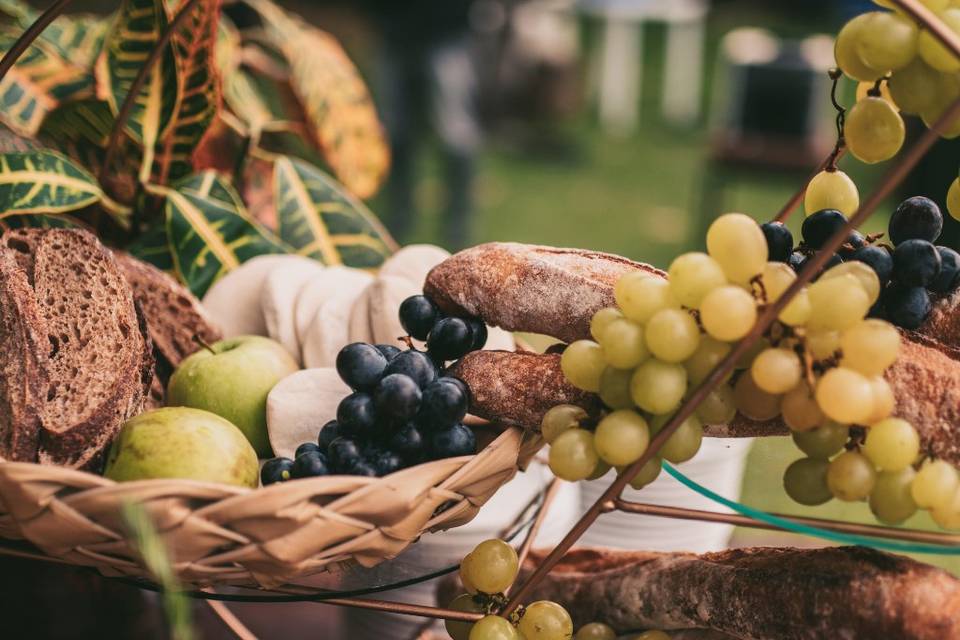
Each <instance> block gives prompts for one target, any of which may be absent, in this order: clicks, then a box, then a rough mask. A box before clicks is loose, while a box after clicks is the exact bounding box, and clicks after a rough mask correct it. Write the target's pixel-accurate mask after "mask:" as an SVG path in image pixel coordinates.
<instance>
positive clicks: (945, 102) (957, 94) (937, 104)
mask: <svg viewBox="0 0 960 640" xmlns="http://www.w3.org/2000/svg"><path fill="white" fill-rule="evenodd" d="M957 98H960V74H956V73H941V74H940V76H939V77H938V78H937V87H936V90H935V91H934V93H933V95H932V96H931V98H930V102H929V104H928V105H927V106H926V107H925V108H924V109H923V110H922V111H921V112H920V119H921V120H923V123H924V124H925V125H927V127H928V128H933V125H934V124H935V123H936V122H937V121H939V120H940V118H941V116H943V114H944V113H945V112H946V110H947V108H948V107H949V106H950V105H951V104H953V103H954V102H955V101H956V100H957ZM958 134H960V118H957V119H955V120H953V121H952V122H950V123H948V124H947V125H946V128H945V129H944V130H943V131H941V132H940V135H941V136H942V137H944V138H948V139H949V138H955V137H957V135H958Z"/></svg>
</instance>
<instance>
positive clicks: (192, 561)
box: [0, 428, 539, 587]
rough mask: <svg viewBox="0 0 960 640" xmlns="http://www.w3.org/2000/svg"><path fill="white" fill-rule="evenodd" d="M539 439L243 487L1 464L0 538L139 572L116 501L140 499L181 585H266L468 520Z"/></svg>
mask: <svg viewBox="0 0 960 640" xmlns="http://www.w3.org/2000/svg"><path fill="white" fill-rule="evenodd" d="M538 447H539V442H537V440H536V439H534V440H531V439H527V440H526V441H525V439H524V437H523V433H522V431H521V430H519V429H517V428H510V429H507V430H505V431H504V432H503V433H501V434H500V435H499V436H498V437H497V438H496V439H495V440H493V442H491V443H490V444H489V445H487V446H486V447H484V448H483V449H482V450H481V451H480V453H478V454H477V455H474V456H464V457H460V458H448V459H445V460H437V461H434V462H430V463H426V464H422V465H418V466H416V467H411V468H409V469H404V470H402V471H399V472H397V473H394V474H392V475H390V476H387V477H384V478H366V477H356V476H330V477H320V478H311V479H305V480H296V481H292V482H286V483H282V484H275V485H271V486H269V487H265V488H261V489H256V490H251V489H244V488H239V487H232V486H228V485H221V484H212V483H203V482H196V481H190V480H145V481H138V482H125V483H116V482H113V481H112V480H108V479H106V478H102V477H99V476H96V475H92V474H89V473H84V472H80V471H73V470H70V469H63V468H59V467H51V466H42V465H37V464H29V463H18V462H3V463H0V537H4V538H8V539H17V540H24V539H25V540H27V541H29V542H30V543H32V544H33V545H35V546H36V547H38V548H40V549H41V550H42V551H43V552H44V553H46V554H48V555H50V556H52V557H55V558H60V559H62V560H65V561H67V562H70V563H72V564H78V565H86V566H93V567H96V568H97V569H98V570H100V571H101V572H102V573H104V574H106V575H114V576H117V575H123V576H132V577H144V578H149V573H148V572H147V570H146V569H145V568H144V567H143V565H142V564H141V563H140V560H139V558H138V556H137V554H136V552H135V551H134V550H133V549H132V548H131V546H130V545H129V544H128V542H127V535H126V529H125V526H124V523H123V520H122V516H121V508H122V506H123V504H125V503H127V502H134V503H139V504H141V505H142V506H143V507H144V508H145V509H146V510H147V512H148V513H149V514H150V515H151V517H152V518H153V520H154V522H155V524H156V526H157V529H158V531H159V532H160V534H161V536H162V537H163V539H164V541H165V542H166V544H167V547H168V549H170V552H171V554H172V556H173V559H174V569H175V571H176V573H177V575H178V576H179V578H180V580H181V581H182V582H183V583H185V584H190V585H198V586H204V585H216V584H244V585H259V586H262V587H276V586H279V585H282V584H284V583H285V582H287V581H289V580H291V579H293V578H296V577H302V576H306V575H309V574H312V573H317V572H319V571H323V570H324V569H327V568H330V566H331V565H333V564H334V563H340V562H345V561H355V562H357V563H359V564H360V565H363V566H373V565H375V564H377V563H378V562H380V561H382V560H385V559H389V558H394V557H396V556H397V554H399V553H400V552H401V551H403V550H404V549H405V548H406V547H407V546H408V545H409V544H410V543H412V542H414V541H415V540H416V539H417V538H418V537H419V536H420V535H421V534H422V533H425V532H428V531H436V530H441V529H448V528H451V527H455V526H458V525H461V524H464V523H466V522H468V521H470V520H471V519H472V518H473V517H474V516H475V515H476V513H477V512H478V511H479V509H480V507H481V506H482V505H483V504H484V503H485V502H486V501H487V500H489V499H490V497H491V496H492V495H493V494H494V493H495V492H496V491H497V489H498V488H500V487H501V486H502V485H503V484H504V483H505V482H507V481H508V480H510V479H511V478H512V477H513V476H514V475H515V473H516V472H517V469H518V467H519V466H523V465H525V463H526V462H527V461H528V460H529V459H530V457H531V456H532V455H533V453H534V452H535V451H536V449H537V448H538Z"/></svg>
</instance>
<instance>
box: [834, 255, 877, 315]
mask: <svg viewBox="0 0 960 640" xmlns="http://www.w3.org/2000/svg"><path fill="white" fill-rule="evenodd" d="M844 275H851V276H853V277H854V278H856V279H857V282H859V283H860V286H861V287H862V288H863V291H864V293H866V294H867V300H868V301H869V302H870V304H873V303H874V302H876V301H877V298H879V297H880V278H878V277H877V272H876V271H874V270H873V269H871V268H870V267H868V266H867V265H866V264H865V263H863V262H860V261H859V260H850V261H848V262H841V263H840V264H838V265H836V266H835V267H830V268H829V269H827V270H826V271H825V272H824V273H823V275H821V276H820V280H829V279H830V278H838V277H840V276H844Z"/></svg>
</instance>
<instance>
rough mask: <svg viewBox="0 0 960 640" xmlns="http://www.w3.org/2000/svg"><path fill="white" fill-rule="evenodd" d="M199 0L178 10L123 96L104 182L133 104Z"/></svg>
mask: <svg viewBox="0 0 960 640" xmlns="http://www.w3.org/2000/svg"><path fill="white" fill-rule="evenodd" d="M199 2H200V0H187V1H186V2H185V3H183V7H182V8H181V9H180V10H179V11H177V13H176V15H174V16H173V20H171V21H170V23H169V24H168V25H167V28H166V29H164V30H163V33H161V34H160V39H159V40H157V44H156V45H154V47H153V50H151V51H150V55H149V56H148V57H147V60H146V61H145V62H144V63H143V66H142V67H140V71H138V72H137V77H136V78H134V79H133V84H131V85H130V91H128V92H127V95H126V96H124V98H123V103H122V104H121V105H120V109H119V110H118V111H117V119H116V120H114V122H113V128H112V129H111V130H110V137H109V138H108V139H107V149H106V152H105V155H104V158H103V164H102V165H101V166H100V173H99V175H98V176H97V178H98V180H99V181H100V182H101V183H103V181H104V179H105V178H106V176H107V174H108V173H109V171H110V167H111V166H113V161H114V158H115V157H116V155H117V150H118V149H117V148H118V147H119V145H120V138H121V136H122V135H123V129H124V127H126V126H127V121H128V120H130V115H131V113H133V105H134V104H135V103H136V101H137V97H138V96H139V95H140V91H141V90H142V89H143V85H144V84H146V82H147V78H149V77H150V73H151V72H152V71H153V68H154V67H155V66H156V65H157V61H159V60H160V56H161V55H163V51H164V49H166V47H167V45H169V44H170V39H171V38H172V37H173V34H174V33H176V31H177V29H179V28H180V25H181V24H183V21H184V20H186V19H187V16H189V15H190V13H191V12H192V11H193V10H194V9H195V8H196V6H197V4H199Z"/></svg>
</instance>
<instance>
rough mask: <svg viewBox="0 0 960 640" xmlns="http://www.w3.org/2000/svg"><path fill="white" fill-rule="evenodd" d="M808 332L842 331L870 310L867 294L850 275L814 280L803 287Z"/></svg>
mask: <svg viewBox="0 0 960 640" xmlns="http://www.w3.org/2000/svg"><path fill="white" fill-rule="evenodd" d="M807 295H808V296H809V298H810V318H809V319H808V320H807V327H809V329H810V330H811V331H830V330H836V331H842V330H843V329H848V328H850V327H852V326H853V325H855V324H857V323H858V322H860V321H861V320H863V318H864V317H865V316H866V315H867V311H869V309H870V297H869V295H868V294H867V292H866V291H864V289H863V286H862V285H861V284H860V281H859V280H857V278H856V277H854V276H853V275H851V274H843V275H840V276H837V277H835V278H828V279H826V280H823V279H821V280H817V281H816V282H814V283H813V284H812V285H810V286H809V287H807Z"/></svg>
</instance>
